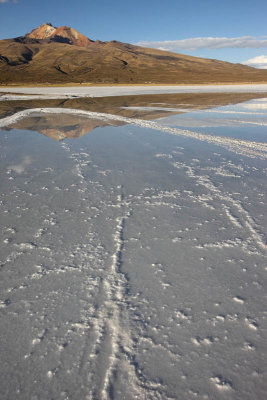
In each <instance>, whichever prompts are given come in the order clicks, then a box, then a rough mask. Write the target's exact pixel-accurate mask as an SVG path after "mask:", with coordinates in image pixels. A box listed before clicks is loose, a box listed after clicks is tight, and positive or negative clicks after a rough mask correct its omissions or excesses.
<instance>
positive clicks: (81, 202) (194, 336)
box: [0, 115, 267, 400]
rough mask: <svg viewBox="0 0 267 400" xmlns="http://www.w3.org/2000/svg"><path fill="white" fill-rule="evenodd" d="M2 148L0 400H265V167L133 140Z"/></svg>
mask: <svg viewBox="0 0 267 400" xmlns="http://www.w3.org/2000/svg"><path fill="white" fill-rule="evenodd" d="M55 118H56V115H55ZM209 118H210V115H209ZM169 122H170V123H171V121H170V120H169ZM173 124H174V125H175V126H178V125H179V123H178V122H177V121H176V120H175V122H174V123H173ZM252 129H253V128H252ZM262 129H264V127H263V128H262ZM214 132H215V133H216V130H215V129H214ZM253 140H255V139H253ZM0 144H1V148H2V151H1V159H0V166H1V171H2V173H1V198H0V206H1V226H2V231H1V239H0V243H1V258H0V265H1V268H0V276H1V280H0V285H1V288H0V293H1V295H0V318H1V324H0V330H1V336H0V345H1V364H0V374H1V375H0V376H1V383H0V392H1V398H3V399H8V400H13V399H23V400H24V399H25V400H29V399H32V400H36V399H38V400H39V399H40V400H47V399H66V400H67V399H73V400H76V399H77V400H78V399H79V400H80V399H85V400H89V399H116V400H117V399H118V400H120V399H127V400H128V399H151V400H154V399H179V400H180V399H189V400H190V399H196V398H197V399H210V400H217V399H225V398H227V399H234V400H236V399H240V400H251V399H257V400H264V399H265V398H266V370H265V369H264V368H265V365H266V306H265V305H266V290H265V287H266V278H265V277H266V257H265V255H266V244H265V236H264V235H265V233H266V232H265V227H266V226H267V224H266V220H265V215H266V205H265V204H264V194H265V192H266V178H265V172H266V161H265V160H264V159H262V157H258V156H257V155H256V156H255V154H253V153H252V154H251V156H249V155H250V154H249V153H246V155H243V154H239V153H236V152H235V149H236V148H233V149H232V150H231V151H230V149H228V150H227V149H225V148H224V147H221V146H219V145H214V144H212V143H211V142H205V141H198V140H196V139H193V138H188V137H183V136H175V135H169V134H166V133H163V132H162V131H160V130H152V129H145V128H143V127H140V126H139V127H136V126H129V125H126V126H123V127H116V128H112V127H106V128H102V129H96V130H95V131H93V132H91V133H90V134H88V135H87V136H84V137H83V138H81V139H78V140H64V141H63V142H54V141H52V140H51V139H48V138H46V137H44V136H42V135H39V134H37V133H30V132H27V131H16V130H11V131H2V132H1V136H0ZM217 144H218V143H217Z"/></svg>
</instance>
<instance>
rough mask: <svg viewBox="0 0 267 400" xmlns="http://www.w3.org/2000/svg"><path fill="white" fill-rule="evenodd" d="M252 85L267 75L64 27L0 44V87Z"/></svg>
mask: <svg viewBox="0 0 267 400" xmlns="http://www.w3.org/2000/svg"><path fill="white" fill-rule="evenodd" d="M250 82H267V70H260V69H255V68H252V67H248V66H245V65H241V64H231V63H228V62H224V61H218V60H211V59H205V58H198V57H192V56H187V55H183V54H177V53H172V52H167V51H162V50H157V49H149V48H144V47H139V46H135V45H131V44H127V43H122V42H118V41H114V40H113V41H110V42H101V41H99V40H96V41H93V40H90V39H88V38H87V37H85V36H84V35H82V34H81V33H79V32H78V31H76V30H75V29H73V28H69V27H66V26H62V27H59V28H56V27H53V26H52V25H51V24H48V23H46V24H43V25H41V26H40V27H39V28H36V29H33V30H32V31H31V32H30V33H28V34H26V35H25V36H20V37H17V38H14V39H5V40H0V84H58V83H61V84H64V83H65V84H66V83H104V84H112V83H121V84H123V83H125V84H127V83H132V84H139V83H140V84H144V83H161V84H179V83H183V84H196V83H203V84H204V83H250Z"/></svg>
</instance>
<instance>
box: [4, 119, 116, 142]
mask: <svg viewBox="0 0 267 400" xmlns="http://www.w3.org/2000/svg"><path fill="white" fill-rule="evenodd" d="M106 125H110V123H109V122H107V121H102V120H98V119H91V118H86V117H82V116H77V115H71V114H69V115H68V114H64V115H60V114H56V115H55V114H54V115H52V114H51V115H49V114H48V115H43V114H42V115H41V114H40V115H38V116H34V117H26V118H24V119H22V120H20V121H18V122H16V123H14V124H12V125H10V126H9V128H13V129H23V130H24V129H25V130H31V131H37V132H39V133H42V134H43V135H45V136H48V137H50V138H51V139H54V140H63V139H65V138H69V139H75V138H79V137H82V136H84V135H86V134H87V133H89V132H91V131H92V130H93V129H96V128H101V127H103V126H106ZM112 125H121V123H120V122H116V121H112Z"/></svg>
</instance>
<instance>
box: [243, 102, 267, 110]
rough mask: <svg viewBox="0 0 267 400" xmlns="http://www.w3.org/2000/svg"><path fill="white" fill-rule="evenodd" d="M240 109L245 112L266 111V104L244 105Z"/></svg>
mask: <svg viewBox="0 0 267 400" xmlns="http://www.w3.org/2000/svg"><path fill="white" fill-rule="evenodd" d="M242 108H246V109H247V110H267V104H264V103H251V104H244V105H242Z"/></svg>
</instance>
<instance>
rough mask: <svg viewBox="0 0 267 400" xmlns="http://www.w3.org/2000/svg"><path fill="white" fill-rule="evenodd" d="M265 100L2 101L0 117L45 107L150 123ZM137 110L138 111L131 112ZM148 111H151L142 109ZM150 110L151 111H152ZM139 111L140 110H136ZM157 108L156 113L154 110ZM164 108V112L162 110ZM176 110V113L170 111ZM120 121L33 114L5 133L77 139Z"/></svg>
mask: <svg viewBox="0 0 267 400" xmlns="http://www.w3.org/2000/svg"><path fill="white" fill-rule="evenodd" d="M262 97H266V94H255V93H254V94H249V93H238V94H237V93H228V94H225V93H220V94H214V93H211V94H210V93H209V94H205V93H204V94H203V93H202V94H191V93H186V94H168V95H161V94H160V95H143V96H121V97H106V98H85V99H82V98H77V99H68V100H64V101H62V100H56V99H55V100H36V101H34V100H27V101H2V102H0V116H1V118H3V117H5V116H9V115H12V114H13V113H15V112H18V111H21V110H25V109H32V108H46V107H52V108H53V107H57V108H58V107H61V108H63V109H64V108H70V109H75V110H86V111H95V112H101V113H106V114H115V115H120V116H123V117H128V118H140V119H145V120H153V119H157V118H162V117H167V116H170V115H176V114H179V113H181V111H179V108H180V109H188V110H189V109H191V110H192V109H198V110H200V109H208V108H213V107H218V106H223V105H227V104H235V103H240V102H242V101H248V100H251V99H255V98H262ZM131 107H137V108H138V109H132V108H131ZM142 107H151V108H152V109H142ZM153 107H154V108H155V109H153ZM139 108H140V109H139ZM157 108H159V109H157ZM162 108H164V110H163V109H162ZM175 108H177V111H174V109H175ZM123 123H124V122H121V121H114V120H109V121H103V120H99V119H93V118H87V117H84V116H81V115H75V114H35V115H34V116H31V117H25V118H24V119H22V120H20V121H18V122H16V123H14V124H12V125H9V127H8V129H10V128H13V129H23V130H32V131H37V132H40V133H42V134H43V135H46V136H48V137H50V138H52V139H54V140H63V139H64V138H72V139H74V138H79V137H82V136H84V135H86V134H87V133H89V132H91V131H92V130H93V129H95V128H99V127H104V126H107V125H112V126H119V125H122V124H123Z"/></svg>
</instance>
